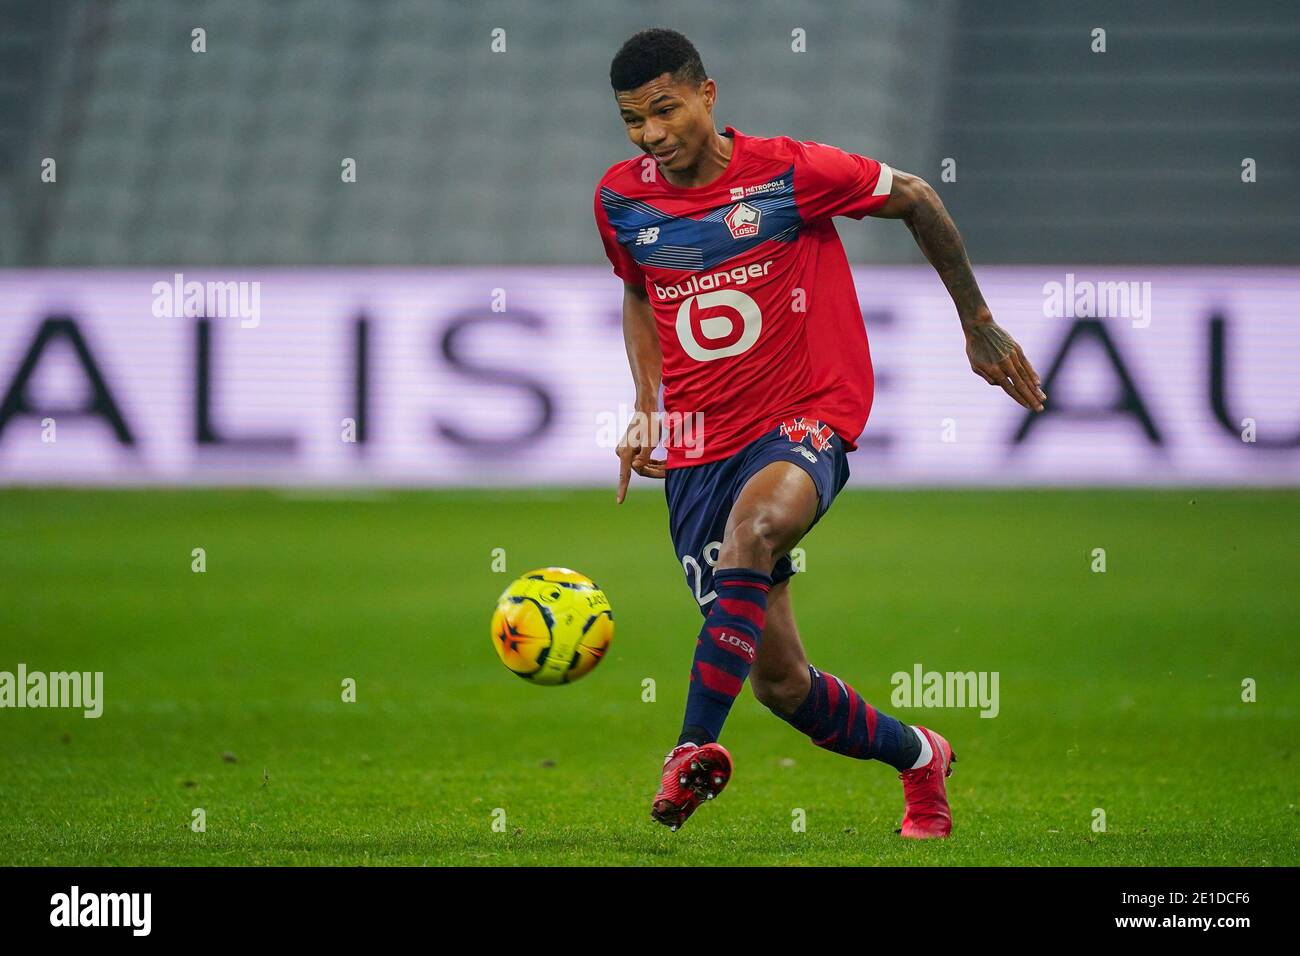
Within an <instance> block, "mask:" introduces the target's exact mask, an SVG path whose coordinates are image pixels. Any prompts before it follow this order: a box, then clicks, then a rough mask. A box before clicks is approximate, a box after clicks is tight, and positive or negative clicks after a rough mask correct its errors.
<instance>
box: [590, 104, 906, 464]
mask: <svg viewBox="0 0 1300 956" xmlns="http://www.w3.org/2000/svg"><path fill="white" fill-rule="evenodd" d="M725 135H728V136H730V137H731V138H732V141H733V143H734V145H733V147H732V152H731V159H730V161H729V162H728V164H727V168H726V171H725V172H724V173H723V174H722V176H721V177H719V178H718V179H717V180H716V181H715V182H713V183H710V184H709V185H707V186H700V187H696V188H693V189H682V188H680V187H677V186H674V185H672V184H671V183H669V182H667V180H665V179H664V177H663V174H662V172H661V171H660V170H659V169H658V168H657V164H655V162H654V160H653V158H650V157H633V158H631V159H626V160H623V161H622V162H620V163H616V164H614V165H613V166H611V167H610V168H609V170H608V171H607V172H606V173H605V175H604V176H602V177H601V180H600V184H599V185H598V187H597V189H596V196H595V212H596V225H597V227H598V228H599V230H600V237H601V240H602V241H603V243H604V246H605V254H606V255H607V256H608V257H609V261H610V262H611V263H612V264H613V266H614V272H615V274H617V275H618V276H620V277H621V278H622V279H623V280H624V281H625V282H631V283H643V284H644V285H645V288H646V291H647V293H648V294H649V297H650V303H651V305H652V306H653V307H654V315H655V324H656V326H657V328H658V332H659V343H660V346H661V348H662V349H663V386H664V397H663V402H664V410H665V412H667V413H668V415H669V424H670V425H671V423H672V420H673V419H674V417H676V418H677V419H679V420H680V419H682V418H684V417H686V416H698V421H699V422H700V424H701V425H702V432H703V437H702V440H701V438H700V435H699V434H694V435H692V434H691V433H690V430H689V425H688V426H687V428H686V430H685V431H681V430H678V431H676V432H674V430H673V429H672V428H671V427H670V428H669V429H667V430H666V432H665V439H664V443H665V448H666V449H667V452H668V467H669V468H675V467H681V466H684V465H696V464H703V463H705V462H710V461H717V460H719V459H721V458H726V457H727V456H729V455H732V454H734V453H735V452H737V451H738V450H740V449H741V448H743V447H744V446H745V445H747V444H748V443H749V442H751V441H753V440H754V439H755V438H757V437H758V436H760V435H762V434H763V433H765V432H766V431H768V430H770V429H772V428H775V427H777V425H779V424H780V423H781V422H782V421H785V420H787V419H790V418H793V417H796V416H799V415H803V416H805V417H807V418H810V419H811V418H816V419H820V420H821V421H822V422H823V423H824V424H826V425H829V426H830V427H831V428H832V429H833V430H834V431H835V433H836V434H837V435H839V436H840V438H841V439H842V440H843V441H844V444H845V447H846V448H847V449H848V450H850V451H851V450H852V449H854V448H855V447H857V446H856V444H855V443H856V441H857V438H858V436H859V435H861V434H862V429H863V427H864V426H865V425H866V422H867V415H868V413H869V412H870V410H871V397H872V390H873V378H872V372H871V353H870V351H869V350H868V347H867V333H866V329H865V328H864V326H863V322H862V313H861V309H860V307H859V305H858V297H857V291H856V289H854V287H853V276H852V275H851V274H850V272H849V263H848V259H847V258H846V256H845V255H844V246H843V244H842V243H841V242H840V237H839V235H838V234H837V233H836V231H835V226H834V224H833V223H832V222H831V217H832V216H851V217H853V218H854V219H861V218H862V217H863V216H865V215H866V214H867V213H869V212H872V211H873V210H875V209H878V208H880V207H881V206H882V205H884V203H885V201H886V200H887V199H888V198H889V190H890V186H891V184H892V182H893V173H892V172H891V170H890V168H889V167H888V166H886V165H884V164H882V163H878V162H877V161H876V160H874V159H868V158H867V157H865V156H858V155H855V154H852V153H846V152H844V151H843V150H840V149H836V148H835V147H833V146H827V145H825V144H823V143H812V142H800V141H798V140H794V139H791V138H790V137H788V136H774V137H759V136H746V135H744V134H743V133H741V132H739V131H738V130H735V129H733V128H732V127H730V126H728V127H727V128H726V131H725ZM692 420H696V419H692ZM683 436H685V439H686V440H683Z"/></svg>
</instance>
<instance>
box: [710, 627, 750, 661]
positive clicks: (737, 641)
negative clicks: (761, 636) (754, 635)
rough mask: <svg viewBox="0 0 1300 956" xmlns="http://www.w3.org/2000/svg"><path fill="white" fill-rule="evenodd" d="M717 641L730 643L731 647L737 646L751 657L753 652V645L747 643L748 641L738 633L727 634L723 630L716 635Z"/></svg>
mask: <svg viewBox="0 0 1300 956" xmlns="http://www.w3.org/2000/svg"><path fill="white" fill-rule="evenodd" d="M718 643H719V644H730V645H732V646H733V647H739V648H740V649H741V650H742V651H744V652H745V653H746V654H748V655H749V656H750V657H751V658H752V657H753V656H754V654H755V651H754V645H753V644H751V643H749V641H747V640H745V639H744V638H743V637H741V636H740V635H738V634H728V633H727V632H726V631H723V632H722V633H721V634H719V635H718Z"/></svg>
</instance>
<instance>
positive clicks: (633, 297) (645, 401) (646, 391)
mask: <svg viewBox="0 0 1300 956" xmlns="http://www.w3.org/2000/svg"><path fill="white" fill-rule="evenodd" d="M623 344H624V346H626V348H627V363H628V365H629V366H630V367H631V369H632V381H633V382H634V383H635V385H636V411H635V413H634V414H633V415H632V421H630V422H629V423H628V426H627V431H626V432H625V433H624V435H623V440H622V441H620V442H619V443H618V498H617V501H618V503H619V504H622V503H623V498H624V496H625V495H626V494H627V484H628V482H629V481H630V480H631V478H632V472H633V471H635V472H636V473H637V474H638V475H641V476H643V477H645V478H662V477H663V476H664V463H663V462H662V461H656V460H654V459H652V458H651V457H650V455H651V453H653V452H654V450H655V448H656V447H658V445H659V416H658V414H657V413H658V411H659V383H660V380H661V379H662V378H663V367H664V357H663V353H662V352H661V351H660V348H659V334H658V332H656V331H655V316H654V310H653V309H652V308H651V307H650V298H649V296H648V295H647V294H646V291H645V287H644V286H640V285H636V284H634V283H631V282H627V283H624V286H623Z"/></svg>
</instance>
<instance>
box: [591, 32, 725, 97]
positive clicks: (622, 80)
mask: <svg viewBox="0 0 1300 956" xmlns="http://www.w3.org/2000/svg"><path fill="white" fill-rule="evenodd" d="M665 73H671V74H672V76H673V78H674V79H676V80H678V81H680V82H683V83H691V84H693V85H695V86H699V85H700V84H701V83H703V82H704V81H705V80H707V79H708V78H709V75H708V74H707V73H705V72H704V63H703V62H702V61H701V60H700V53H699V51H698V50H696V49H695V44H693V43H691V41H690V40H688V39H686V37H685V36H683V35H682V34H680V33H678V32H677V31H676V30H665V29H662V28H659V27H656V28H655V29H653V30H642V31H641V32H640V33H636V34H633V35H632V36H631V37H629V38H628V40H627V42H626V43H624V44H623V45H622V46H621V47H619V51H618V52H617V53H616V54H614V59H613V61H612V62H611V63H610V64H609V82H610V85H611V86H613V87H614V92H615V93H622V92H624V91H625V90H635V89H636V88H637V87H639V86H644V85H645V84H646V83H649V82H650V81H651V80H653V79H654V78H655V77H657V76H662V75H663V74H665Z"/></svg>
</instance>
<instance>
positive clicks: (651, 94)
mask: <svg viewBox="0 0 1300 956" xmlns="http://www.w3.org/2000/svg"><path fill="white" fill-rule="evenodd" d="M717 93H718V87H717V84H716V83H714V82H713V81H712V80H705V81H704V82H703V83H701V84H700V85H699V86H694V85H693V84H691V83H683V82H679V81H677V80H674V79H673V76H672V74H671V73H665V74H663V75H662V76H660V77H658V78H656V79H653V80H651V81H650V82H649V83H647V84H645V85H644V86H641V87H638V88H637V89H635V90H627V91H625V92H623V93H619V94H618V95H617V97H615V99H616V100H617V102H618V109H619V112H620V113H621V114H622V116H623V122H624V124H625V125H626V127H627V137H628V139H630V140H631V141H632V142H633V143H634V144H635V145H636V147H637V148H638V149H641V150H644V151H645V152H646V153H648V154H650V155H651V156H653V157H654V158H655V161H656V162H658V163H659V165H660V166H661V167H662V168H664V169H668V170H671V171H672V172H674V173H680V172H684V171H687V170H690V169H692V168H694V166H695V164H696V163H697V162H698V161H699V156H700V153H701V151H702V150H703V148H704V146H705V144H706V143H707V142H708V140H709V137H710V135H712V133H713V100H714V98H715V97H716V96H717Z"/></svg>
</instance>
